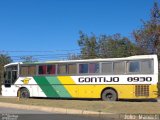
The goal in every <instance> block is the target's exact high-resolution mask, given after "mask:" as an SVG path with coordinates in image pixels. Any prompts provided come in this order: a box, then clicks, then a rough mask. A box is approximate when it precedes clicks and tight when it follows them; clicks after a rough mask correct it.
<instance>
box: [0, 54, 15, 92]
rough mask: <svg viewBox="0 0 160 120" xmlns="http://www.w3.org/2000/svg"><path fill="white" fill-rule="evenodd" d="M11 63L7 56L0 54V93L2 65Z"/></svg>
mask: <svg viewBox="0 0 160 120" xmlns="http://www.w3.org/2000/svg"><path fill="white" fill-rule="evenodd" d="M10 62H12V59H11V57H10V56H8V55H7V54H0V91H1V85H2V82H3V74H4V65H6V64H8V63H10Z"/></svg>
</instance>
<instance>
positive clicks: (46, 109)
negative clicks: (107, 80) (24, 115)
mask: <svg viewBox="0 0 160 120" xmlns="http://www.w3.org/2000/svg"><path fill="white" fill-rule="evenodd" d="M0 107H5V108H16V109H25V110H38V111H44V112H49V113H61V114H81V115H82V114H83V115H89V114H90V115H93V114H94V115H100V114H112V113H105V112H95V111H88V110H77V109H68V108H66V109H65V108H57V107H44V106H33V105H22V104H13V103H5V102H0Z"/></svg>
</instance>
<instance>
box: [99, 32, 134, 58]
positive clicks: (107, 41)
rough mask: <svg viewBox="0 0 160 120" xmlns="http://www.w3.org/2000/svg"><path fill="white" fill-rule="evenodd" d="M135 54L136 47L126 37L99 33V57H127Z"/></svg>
mask: <svg viewBox="0 0 160 120" xmlns="http://www.w3.org/2000/svg"><path fill="white" fill-rule="evenodd" d="M135 54H137V47H136V45H135V44H133V43H132V42H131V41H130V40H129V39H128V38H126V37H122V36H121V35H120V34H115V35H112V36H106V35H101V36H100V38H99V57H101V58H114V57H127V56H131V55H135Z"/></svg>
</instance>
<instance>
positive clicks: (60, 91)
mask: <svg viewBox="0 0 160 120" xmlns="http://www.w3.org/2000/svg"><path fill="white" fill-rule="evenodd" d="M46 79H47V80H48V82H49V83H50V84H52V87H53V88H54V89H55V90H56V92H57V94H58V95H59V96H60V97H67V98H70V97H71V95H70V94H69V93H68V91H67V90H66V88H65V87H64V86H63V85H62V84H61V82H60V81H59V80H58V78H57V77H52V76H49V77H46ZM54 84H56V85H54Z"/></svg>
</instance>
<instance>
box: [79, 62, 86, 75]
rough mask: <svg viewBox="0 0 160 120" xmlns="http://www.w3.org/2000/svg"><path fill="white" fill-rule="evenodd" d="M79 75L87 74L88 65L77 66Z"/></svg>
mask: <svg viewBox="0 0 160 120" xmlns="http://www.w3.org/2000/svg"><path fill="white" fill-rule="evenodd" d="M79 73H88V64H79Z"/></svg>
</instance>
